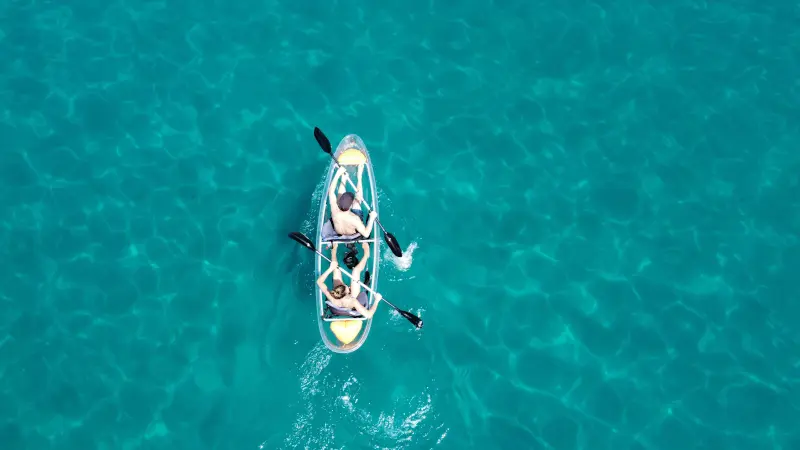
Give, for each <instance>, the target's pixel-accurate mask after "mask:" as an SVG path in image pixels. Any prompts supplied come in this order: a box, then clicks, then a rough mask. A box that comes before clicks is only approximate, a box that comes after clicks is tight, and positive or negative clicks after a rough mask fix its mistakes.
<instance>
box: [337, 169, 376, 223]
mask: <svg viewBox="0 0 800 450" xmlns="http://www.w3.org/2000/svg"><path fill="white" fill-rule="evenodd" d="M346 172H347V170H346V169H345V168H344V167H341V166H340V167H339V170H337V171H336V175H334V177H333V181H331V186H330V188H328V201H330V204H331V222H332V223H333V229H334V230H335V231H336V232H337V233H339V235H341V236H349V235H351V234H356V233H359V234H361V236H364V237H365V238H368V237H369V235H370V234H371V233H372V227H373V225H375V216H376V215H377V214H375V211H370V212H369V219H368V220H367V226H366V227H365V226H364V221H363V220H362V219H361V216H360V214H361V202H363V201H364V196H363V192H364V191H363V190H362V187H363V186H362V180H361V175H362V174H363V172H364V165H363V164H361V165H359V166H358V183H357V186H356V193H355V195H353V193H352V192H346V191H345V182H346V180H345V179H342V183H341V184H340V185H339V196H338V198H337V196H336V194H335V193H334V191H335V190H336V185H337V184H338V181H339V178H341V177H342V175H344V176H347V175H346Z"/></svg>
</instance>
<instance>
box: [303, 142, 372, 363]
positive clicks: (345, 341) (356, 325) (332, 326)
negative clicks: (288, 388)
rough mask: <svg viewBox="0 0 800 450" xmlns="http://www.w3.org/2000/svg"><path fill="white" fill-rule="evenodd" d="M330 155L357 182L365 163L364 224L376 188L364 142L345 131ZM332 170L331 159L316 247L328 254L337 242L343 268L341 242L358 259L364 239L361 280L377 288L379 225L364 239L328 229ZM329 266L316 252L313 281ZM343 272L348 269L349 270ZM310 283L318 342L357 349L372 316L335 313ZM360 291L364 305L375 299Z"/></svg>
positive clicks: (348, 350)
mask: <svg viewBox="0 0 800 450" xmlns="http://www.w3.org/2000/svg"><path fill="white" fill-rule="evenodd" d="M334 157H335V158H336V160H337V161H339V163H340V164H341V165H342V167H344V168H345V169H347V173H348V175H349V176H350V179H351V180H352V181H353V183H356V182H357V181H356V180H357V170H358V165H359V164H360V163H364V165H365V167H364V172H363V174H362V183H363V191H364V192H363V196H364V202H365V203H367V204H368V205H369V208H366V207H365V206H364V205H362V206H361V209H362V214H363V218H364V224H365V225H366V219H367V216H368V214H369V211H370V210H372V211H375V212H378V190H377V189H376V187H375V173H374V171H373V170H372V161H371V160H370V157H369V152H368V151H367V147H366V146H365V145H364V141H362V140H361V138H360V137H358V136H356V135H355V134H349V135H347V136H345V137H344V138H343V139H342V140H341V142H339V145H338V146H337V147H336V151H335V152H334ZM336 170H337V167H336V164H335V163H334V162H333V160H331V163H330V165H329V166H328V175H327V177H326V178H325V185H324V186H325V188H324V189H325V190H324V191H323V193H322V196H321V197H322V198H321V200H320V207H319V219H318V222H317V233H316V247H317V249H319V250H320V251H321V252H322V253H324V254H325V255H326V256H327V257H330V256H331V249H330V245H331V244H332V243H333V242H339V250H338V253H337V256H338V258H339V264H340V265H342V267H343V268H344V269H345V270H347V269H346V268H345V267H344V265H343V264H342V261H341V259H342V256H344V254H345V253H347V251H348V250H347V249H346V248H345V245H346V244H348V243H352V244H355V246H356V249H357V251H358V258H359V259H361V258H363V256H364V255H363V253H362V249H361V245H362V244H361V243H362V242H367V243H368V245H369V247H370V257H369V259H370V260H369V261H368V262H367V266H366V268H365V269H364V273H362V276H361V281H365V278H368V282H367V283H366V284H367V286H369V287H370V288H372V289H373V290H374V291H377V289H378V268H379V262H380V245H381V241H380V238H379V237H378V230H379V228H378V226H377V224H376V225H375V226H374V227H373V230H372V234H371V235H370V236H369V237H367V238H364V237H363V236H361V235H359V234H356V235H354V236H339V235H337V234H336V233H335V231H333V230H332V225H331V224H330V218H331V212H330V205H329V203H328V188H329V187H330V184H331V181H332V180H333V176H334V174H335V173H336ZM337 189H338V187H337ZM347 190H348V191H350V192H355V188H354V187H353V186H352V185H350V183H348V184H347ZM329 265H330V263H329V262H328V261H326V260H325V259H323V258H322V257H321V256H319V255H316V262H315V266H316V277H315V280H316V278H318V277H319V276H320V275H322V273H323V272H325V271H326V270H327V269H328V267H329ZM347 271H348V272H350V270H347ZM367 272H369V275H368V276H367V275H366V274H367ZM342 279H343V281H344V282H345V283H346V284H348V285H349V284H350V279H349V277H348V276H347V275H343V277H342ZM326 282H327V284H328V288H329V289H331V288H332V285H331V283H332V278H331V277H330V276H329V277H328V279H327V280H326ZM314 286H315V296H316V298H317V321H318V323H319V332H320V335H321V336H322V342H324V343H325V346H326V347H328V348H329V349H330V350H331V351H333V352H336V353H351V352H354V351H356V350H358V349H359V348H360V347H361V346H362V345H363V344H364V342H366V340H367V336H368V335H369V330H370V327H371V325H372V319H367V318H366V317H364V316H361V315H358V316H355V317H354V316H350V315H340V314H337V312H335V311H334V310H333V309H331V308H330V307H329V306H328V305H327V304H326V300H327V299H326V298H325V295H324V294H323V293H322V291H321V290H320V289H319V287H318V286H317V285H316V283H315V284H314ZM362 292H365V293H366V296H367V305H366V307H367V308H370V307H372V305H373V302H374V301H375V299H374V298H373V297H374V295H373V294H372V293H371V292H367V291H366V289H363V288H362Z"/></svg>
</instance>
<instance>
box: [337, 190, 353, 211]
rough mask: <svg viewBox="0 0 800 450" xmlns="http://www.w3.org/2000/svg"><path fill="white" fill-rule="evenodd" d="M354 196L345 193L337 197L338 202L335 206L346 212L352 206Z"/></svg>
mask: <svg viewBox="0 0 800 450" xmlns="http://www.w3.org/2000/svg"><path fill="white" fill-rule="evenodd" d="M355 198H356V196H355V195H353V193H352V192H345V193H343V194H342V195H340V196H339V200H337V201H336V204H337V205H339V209H341V210H342V211H347V210H349V209H350V206H352V205H353V200H355Z"/></svg>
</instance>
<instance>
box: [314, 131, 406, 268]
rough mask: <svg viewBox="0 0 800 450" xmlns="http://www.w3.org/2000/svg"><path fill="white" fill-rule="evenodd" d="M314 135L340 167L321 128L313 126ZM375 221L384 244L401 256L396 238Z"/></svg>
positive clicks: (378, 221) (367, 205)
mask: <svg viewBox="0 0 800 450" xmlns="http://www.w3.org/2000/svg"><path fill="white" fill-rule="evenodd" d="M314 137H315V138H316V139H317V143H318V144H319V146H320V147H322V150H323V151H324V152H325V153H327V154H328V155H329V156H330V157H331V158H333V162H334V163H335V164H336V167H341V166H339V161H337V160H336V157H335V156H333V149H332V148H331V141H329V140H328V137H327V136H325V133H323V132H322V130H320V129H319V128H317V127H314ZM347 181H349V182H350V185H351V186H353V189H355V188H356V185H355V183H353V180H351V179H350V177H347ZM363 204H364V206H366V207H367V209H369V210H370V211H371V208H370V207H369V204H367V202H363ZM375 222H377V224H378V226H379V227H381V231H383V240H384V241H386V245H388V246H389V249H390V250H391V251H392V253H394V256H397V257H398V258H400V257H401V256H403V251H402V250H400V244H398V243H397V239H396V238H395V237H394V235H393V234H392V233H389V232H387V231H386V228H383V225H381V221H380V220H378V218H377V217H375ZM364 237H367V236H364Z"/></svg>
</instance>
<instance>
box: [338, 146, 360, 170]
mask: <svg viewBox="0 0 800 450" xmlns="http://www.w3.org/2000/svg"><path fill="white" fill-rule="evenodd" d="M336 160H337V161H339V164H341V165H343V166H357V165H359V164H366V162H367V155H365V154H364V153H363V152H361V150H358V149H355V148H348V149H347V150H345V151H343V152H342V153H341V154H339V157H338V158H336Z"/></svg>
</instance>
